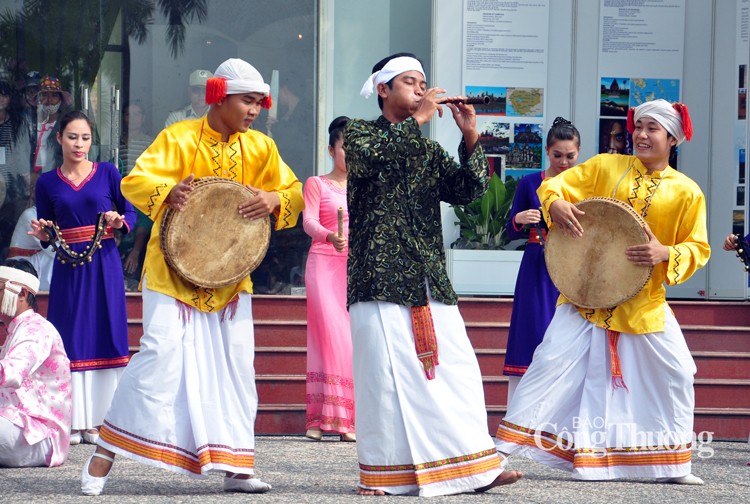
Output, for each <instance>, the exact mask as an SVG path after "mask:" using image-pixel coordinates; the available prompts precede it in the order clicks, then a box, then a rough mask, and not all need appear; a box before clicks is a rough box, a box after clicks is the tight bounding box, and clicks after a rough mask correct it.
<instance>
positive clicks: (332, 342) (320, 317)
mask: <svg viewBox="0 0 750 504" xmlns="http://www.w3.org/2000/svg"><path fill="white" fill-rule="evenodd" d="M348 121H349V118H348V117H343V116H342V117H337V118H336V119H334V120H333V121H332V122H331V125H330V126H329V127H328V133H329V139H328V153H329V154H330V155H331V157H332V158H333V171H331V173H328V174H326V175H323V176H321V177H310V178H309V179H307V182H305V188H304V195H305V210H304V214H303V216H304V219H303V226H304V228H305V232H306V233H307V234H308V235H310V236H311V237H312V245H311V246H310V253H309V254H308V256H307V267H306V268H305V286H306V289H307V386H306V388H307V391H306V392H307V393H306V397H307V401H306V402H307V421H306V425H307V432H306V433H305V435H306V436H307V437H308V438H310V439H315V440H320V439H321V437H322V435H323V432H328V433H331V434H338V435H339V437H340V439H341V441H355V439H356V438H355V434H354V377H353V374H352V334H351V330H350V328H349V312H348V311H347V310H346V256H347V252H348V246H347V238H346V237H347V235H348V227H349V225H348V224H349V213H348V212H347V208H346V160H345V158H344V149H343V147H342V146H343V143H344V126H345V125H346V123H347V122H348ZM340 208H341V209H343V213H344V223H343V224H344V226H343V234H342V235H339V234H338V225H337V222H338V211H339V209H340Z"/></svg>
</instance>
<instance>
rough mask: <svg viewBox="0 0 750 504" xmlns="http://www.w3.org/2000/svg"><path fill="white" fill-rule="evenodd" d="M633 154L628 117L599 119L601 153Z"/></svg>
mask: <svg viewBox="0 0 750 504" xmlns="http://www.w3.org/2000/svg"><path fill="white" fill-rule="evenodd" d="M605 153H606V154H627V155H631V154H633V138H632V137H631V136H630V133H628V129H627V120H626V119H599V154H605Z"/></svg>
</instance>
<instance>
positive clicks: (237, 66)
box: [214, 58, 271, 96]
mask: <svg viewBox="0 0 750 504" xmlns="http://www.w3.org/2000/svg"><path fill="white" fill-rule="evenodd" d="M214 77H221V78H223V79H226V81H227V95H233V94H245V93H262V94H263V95H265V96H268V93H270V92H271V87H270V86H269V85H268V84H266V83H265V82H263V76H262V75H260V72H258V71H257V70H256V69H255V67H254V66H253V65H251V64H250V63H248V62H247V61H244V60H241V59H239V58H230V59H228V60H226V61H225V62H224V63H222V64H221V65H219V68H217V69H216V71H215V72H214Z"/></svg>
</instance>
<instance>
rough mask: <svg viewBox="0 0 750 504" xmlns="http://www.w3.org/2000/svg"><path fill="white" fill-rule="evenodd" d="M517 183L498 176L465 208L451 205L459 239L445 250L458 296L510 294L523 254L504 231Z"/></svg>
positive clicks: (449, 274)
mask: <svg viewBox="0 0 750 504" xmlns="http://www.w3.org/2000/svg"><path fill="white" fill-rule="evenodd" d="M516 185H517V181H516V180H515V179H512V178H511V179H508V180H507V181H506V182H505V183H503V181H502V180H501V179H500V177H499V176H498V174H497V173H495V174H493V175H492V177H491V178H490V182H489V187H488V189H487V192H485V193H484V195H483V196H482V197H481V198H478V199H476V200H474V201H472V202H471V203H469V204H468V205H453V206H452V208H453V211H454V212H455V214H456V217H457V218H458V221H457V222H456V224H457V225H458V226H459V232H460V236H459V238H458V239H457V240H456V241H454V242H453V243H452V244H451V248H450V249H448V250H447V251H446V262H447V266H448V276H449V277H450V279H451V282H452V283H453V288H454V289H455V290H456V292H457V293H458V294H465V295H468V294H471V295H482V294H484V295H512V294H513V291H514V289H515V285H516V277H517V276H518V268H519V266H520V263H521V257H522V256H523V252H522V251H517V250H512V249H513V247H512V245H509V238H508V234H507V232H506V229H507V227H506V225H507V223H508V218H509V217H510V208H511V205H512V204H513V196H514V194H515V191H516Z"/></svg>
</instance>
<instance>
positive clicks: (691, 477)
mask: <svg viewBox="0 0 750 504" xmlns="http://www.w3.org/2000/svg"><path fill="white" fill-rule="evenodd" d="M656 481H658V482H659V483H673V484H675V485H703V484H704V483H703V480H702V479H700V478H699V477H698V476H696V475H695V474H692V473H691V474H687V475H685V476H680V477H679V478H657V480H656Z"/></svg>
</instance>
